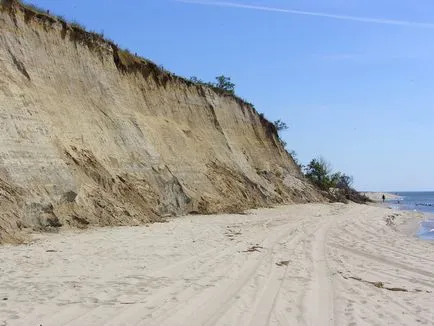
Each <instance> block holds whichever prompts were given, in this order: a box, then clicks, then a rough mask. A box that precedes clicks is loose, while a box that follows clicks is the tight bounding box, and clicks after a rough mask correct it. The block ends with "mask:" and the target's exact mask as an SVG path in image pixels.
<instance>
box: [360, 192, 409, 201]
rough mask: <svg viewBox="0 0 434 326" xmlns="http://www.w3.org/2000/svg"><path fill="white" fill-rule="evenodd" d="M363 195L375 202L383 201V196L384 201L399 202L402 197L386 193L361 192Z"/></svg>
mask: <svg viewBox="0 0 434 326" xmlns="http://www.w3.org/2000/svg"><path fill="white" fill-rule="evenodd" d="M362 194H363V195H365V196H366V197H368V198H369V199H370V200H372V201H375V202H381V201H382V200H383V195H384V198H385V199H386V200H400V199H402V197H401V196H400V195H396V194H390V193H387V192H362Z"/></svg>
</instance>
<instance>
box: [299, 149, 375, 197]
mask: <svg viewBox="0 0 434 326" xmlns="http://www.w3.org/2000/svg"><path fill="white" fill-rule="evenodd" d="M304 172H305V176H306V178H307V179H309V180H310V181H311V182H312V183H313V184H314V185H315V186H317V187H318V188H319V189H320V190H322V191H323V192H324V193H326V194H327V196H328V197H329V198H330V199H331V200H333V201H340V202H347V201H348V200H351V201H354V202H356V203H366V202H367V201H369V199H368V198H367V197H366V196H364V195H361V194H360V193H359V192H357V191H356V190H355V189H354V188H353V187H352V185H353V177H352V176H349V175H347V174H345V173H342V172H333V170H332V168H331V166H330V163H329V162H327V161H326V160H325V159H324V158H322V157H319V158H314V159H312V160H311V161H310V162H309V164H308V165H307V166H306V167H305V168H304Z"/></svg>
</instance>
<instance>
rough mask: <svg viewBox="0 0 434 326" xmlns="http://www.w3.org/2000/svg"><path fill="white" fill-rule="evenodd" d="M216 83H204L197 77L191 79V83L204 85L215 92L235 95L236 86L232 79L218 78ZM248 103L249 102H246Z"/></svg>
mask: <svg viewBox="0 0 434 326" xmlns="http://www.w3.org/2000/svg"><path fill="white" fill-rule="evenodd" d="M215 79H216V83H211V82H204V81H203V80H202V79H199V78H197V77H196V76H192V77H190V81H191V82H192V83H195V84H198V85H203V86H206V87H211V88H213V89H215V90H219V91H222V92H224V93H226V94H230V95H235V84H234V83H232V82H231V77H227V76H224V75H221V76H217V77H216V78H215ZM244 102H245V103H248V102H247V101H244Z"/></svg>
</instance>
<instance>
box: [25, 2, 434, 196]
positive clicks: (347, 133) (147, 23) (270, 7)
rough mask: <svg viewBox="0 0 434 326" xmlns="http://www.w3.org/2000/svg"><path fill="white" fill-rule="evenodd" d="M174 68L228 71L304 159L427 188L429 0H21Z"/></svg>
mask: <svg viewBox="0 0 434 326" xmlns="http://www.w3.org/2000/svg"><path fill="white" fill-rule="evenodd" d="M27 2H30V3H33V4H36V5H38V6H41V7H43V8H46V9H50V10H51V11H52V12H54V13H56V14H60V15H63V16H64V17H66V18H67V19H68V20H76V21H78V22H80V23H81V24H83V25H85V26H86V27H87V28H88V30H95V31H98V32H101V31H103V32H104V34H105V35H106V36H107V37H109V38H111V39H113V40H114V41H115V42H116V43H118V44H119V45H120V46H122V47H125V48H128V49H130V50H131V51H132V52H137V53H138V54H139V55H141V56H143V57H145V58H148V59H151V60H152V61H154V62H156V63H157V64H161V65H163V66H164V67H165V68H166V69H168V70H170V71H172V72H174V73H176V74H178V75H182V76H186V77H189V76H197V77H199V78H201V79H203V80H206V81H212V80H213V79H214V77H215V76H217V75H221V74H224V75H227V76H230V77H231V78H232V81H233V82H234V83H235V84H236V92H237V94H238V95H239V96H241V97H243V98H246V99H248V100H249V101H250V102H252V103H254V104H255V106H256V108H257V109H258V111H259V112H263V113H264V114H265V115H266V117H268V118H269V119H270V120H276V119H282V120H284V121H285V122H287V124H288V125H289V129H288V130H287V131H286V132H284V133H283V134H282V137H283V138H284V140H285V141H286V142H287V143H288V149H289V150H295V151H296V152H297V153H298V158H299V160H300V161H301V162H302V163H306V162H308V161H309V160H310V159H311V158H313V157H315V156H318V155H322V156H324V157H325V158H326V159H327V160H328V161H330V162H331V164H332V166H333V167H334V168H335V169H336V170H340V171H343V172H346V173H347V174H350V175H353V176H354V179H355V186H356V187H357V188H358V189H360V190H379V191H386V190H396V191H399V190H434V145H433V143H434V1H432V0H418V1H414V0H381V1H379V0H310V1H308V0H267V1H265V0H263V1H261V0H229V1H228V2H224V1H221V2H220V1H217V0H215V1H206V0H204V1H175V0H123V1H112V0H92V1H89V0H68V1H66V0H64V1H62V0H33V1H27Z"/></svg>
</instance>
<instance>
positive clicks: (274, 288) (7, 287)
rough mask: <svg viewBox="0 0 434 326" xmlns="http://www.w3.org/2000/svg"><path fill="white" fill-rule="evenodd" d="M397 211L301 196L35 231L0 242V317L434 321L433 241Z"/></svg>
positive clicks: (81, 321) (136, 321) (145, 321)
mask: <svg viewBox="0 0 434 326" xmlns="http://www.w3.org/2000/svg"><path fill="white" fill-rule="evenodd" d="M400 214H402V213H394V212H393V211H392V210H387V209H384V208H378V207H370V206H359V205H341V204H333V205H322V204H309V205H294V206H288V207H280V208H276V209H263V210H257V211H254V212H251V213H249V214H247V215H218V216H193V217H184V218H179V219H175V220H172V221H170V222H169V223H164V224H154V225H151V226H149V227H145V226H141V227H118V228H105V229H98V230H93V231H86V232H83V233H78V232H76V233H70V232H68V233H62V234H53V235H43V236H39V237H41V239H40V240H39V241H37V242H34V243H33V244H31V245H24V246H16V247H12V246H5V247H1V248H0V269H1V272H0V284H1V288H0V299H2V298H7V300H3V301H1V300H0V325H2V322H3V324H5V325H40V324H42V325H44V326H49V325H432V324H433V323H434V301H433V300H432V299H433V293H432V291H434V272H433V270H434V253H433V250H432V249H433V244H432V243H430V242H423V241H420V240H418V239H415V238H412V237H410V236H406V235H404V234H401V233H399V231H397V230H396V225H397V224H399V223H401V222H402V221H404V220H406V219H407V218H406V217H405V216H403V215H400ZM53 250H54V251H53ZM379 282H381V283H379Z"/></svg>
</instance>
